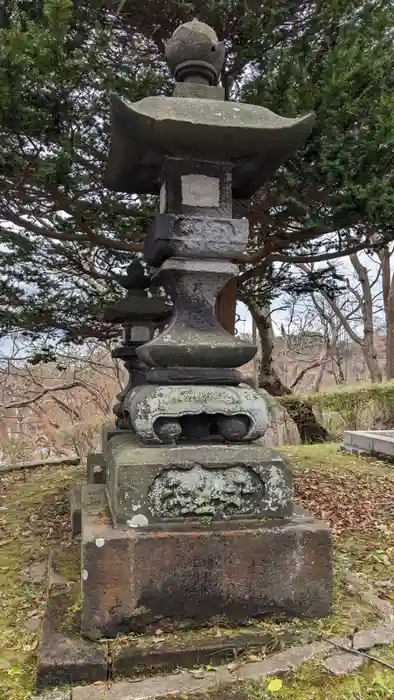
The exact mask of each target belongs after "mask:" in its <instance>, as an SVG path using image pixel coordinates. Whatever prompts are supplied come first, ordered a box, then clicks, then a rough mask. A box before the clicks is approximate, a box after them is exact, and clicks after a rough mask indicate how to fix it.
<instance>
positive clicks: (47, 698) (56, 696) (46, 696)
mask: <svg viewBox="0 0 394 700" xmlns="http://www.w3.org/2000/svg"><path fill="white" fill-rule="evenodd" d="M29 700H72V696H71V688H69V689H65V690H47V691H46V692H45V693H40V695H32V696H30V698H29Z"/></svg>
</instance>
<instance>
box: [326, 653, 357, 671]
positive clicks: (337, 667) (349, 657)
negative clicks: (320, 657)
mask: <svg viewBox="0 0 394 700" xmlns="http://www.w3.org/2000/svg"><path fill="white" fill-rule="evenodd" d="M364 663H365V658H363V657H362V656H358V655H356V654H350V653H348V654H347V653H346V652H343V653H342V654H333V655H332V656H328V657H327V658H326V659H324V661H323V666H324V668H325V669H326V670H327V671H329V672H330V673H332V674H333V676H346V675H347V674H348V673H353V671H357V669H358V668H361V666H363V665H364Z"/></svg>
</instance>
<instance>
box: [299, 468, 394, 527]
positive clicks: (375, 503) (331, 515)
mask: <svg viewBox="0 0 394 700" xmlns="http://www.w3.org/2000/svg"><path fill="white" fill-rule="evenodd" d="M294 485H295V493H296V501H297V502H298V503H299V504H300V505H302V506H304V507H305V508H307V509H308V510H309V512H310V513H312V514H313V515H315V516H316V517H318V518H321V519H322V520H325V521H326V522H328V523H329V525H330V526H331V528H332V530H333V532H334V534H339V533H341V532H344V531H346V530H358V531H362V532H366V531H369V530H372V529H375V528H376V527H378V528H379V527H381V526H386V527H392V526H393V523H394V480H392V479H390V478H389V477H385V476H380V475H379V476H378V475H376V474H368V473H357V472H350V471H349V472H345V473H340V472H330V473H324V472H322V471H317V470H316V471H315V470H312V469H311V470H306V471H303V472H302V473H299V474H295V475H294ZM393 536H394V532H393Z"/></svg>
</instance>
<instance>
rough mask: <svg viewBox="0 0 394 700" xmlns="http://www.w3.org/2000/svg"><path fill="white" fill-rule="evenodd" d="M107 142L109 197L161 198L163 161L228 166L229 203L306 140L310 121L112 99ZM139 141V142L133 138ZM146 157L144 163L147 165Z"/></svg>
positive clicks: (212, 105)
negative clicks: (116, 194)
mask: <svg viewBox="0 0 394 700" xmlns="http://www.w3.org/2000/svg"><path fill="white" fill-rule="evenodd" d="M111 107H112V140H111V147H110V154H109V159H108V164H107V171H106V175H105V185H106V187H109V188H110V189H113V190H116V191H121V192H131V193H134V194H135V193H137V194H144V193H150V194H159V192H160V188H161V184H162V182H161V175H162V168H163V162H164V158H165V156H166V155H167V154H169V153H171V154H172V155H173V156H179V157H183V156H184V154H185V153H187V154H188V156H189V157H190V158H195V159H197V160H204V159H207V160H211V161H214V160H219V161H221V160H228V161H230V162H232V163H233V171H232V179H233V196H234V198H235V199H249V197H251V196H252V195H253V194H254V193H255V192H256V191H257V190H258V189H259V188H260V187H261V186H262V185H263V184H264V182H266V181H267V180H268V179H269V178H270V177H271V176H272V174H273V173H274V172H275V170H276V169H277V168H278V167H279V166H280V165H281V164H282V163H283V162H284V161H285V160H286V159H287V158H289V157H290V156H291V155H292V154H293V152H294V151H296V150H297V149H298V148H300V147H301V146H302V144H303V143H304V141H305V139H306V138H307V136H309V134H310V132H311V130H312V127H313V124H314V120H315V117H314V115H313V114H308V115H306V116H305V117H298V118H295V119H287V118H285V117H279V116H277V115H276V114H274V113H273V112H270V110H268V109H265V108H264V107H260V106H258V105H249V104H240V103H233V102H228V101H224V102H218V101H217V100H212V99H207V98H205V99H195V98H193V97H181V98H177V97H163V96H158V97H145V98H144V99H143V100H141V101H140V102H134V103H130V102H126V101H123V100H121V99H120V98H119V97H118V96H117V95H112V104H111ZM136 133H138V137H139V138H138V139H134V140H132V139H130V134H136ZM146 153H149V164H147V163H148V159H147V158H144V156H145V154H146Z"/></svg>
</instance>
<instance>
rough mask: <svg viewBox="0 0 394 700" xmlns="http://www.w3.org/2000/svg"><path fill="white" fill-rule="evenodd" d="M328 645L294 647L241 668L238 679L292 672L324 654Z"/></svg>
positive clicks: (237, 673)
mask: <svg viewBox="0 0 394 700" xmlns="http://www.w3.org/2000/svg"><path fill="white" fill-rule="evenodd" d="M325 647H326V645H325V644H324V643H323V642H322V643H320V642H315V643H313V644H306V645H303V646H298V647H292V648H290V649H286V650H285V651H281V652H278V653H277V654H272V656H269V657H268V658H267V659H264V660H263V661H255V662H253V663H250V664H245V666H241V667H240V668H239V669H237V671H236V674H235V675H236V677H237V679H239V678H241V679H249V678H250V679H252V678H256V679H258V678H264V677H265V676H274V675H276V674H277V673H284V672H285V671H291V670H293V669H295V668H297V667H298V666H301V664H303V663H305V662H306V661H310V660H311V659H313V658H314V657H316V656H318V655H319V654H322V653H323V652H324V650H325Z"/></svg>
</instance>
